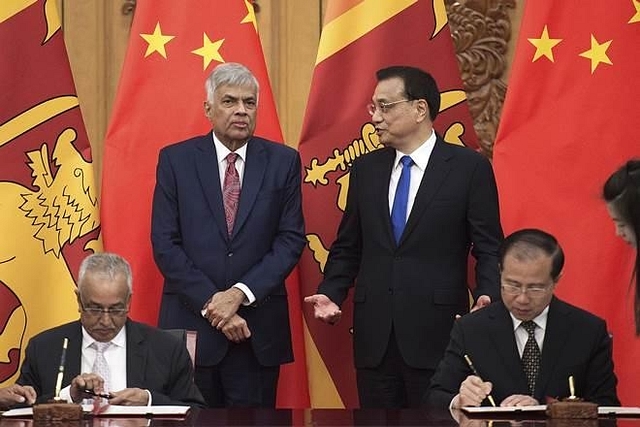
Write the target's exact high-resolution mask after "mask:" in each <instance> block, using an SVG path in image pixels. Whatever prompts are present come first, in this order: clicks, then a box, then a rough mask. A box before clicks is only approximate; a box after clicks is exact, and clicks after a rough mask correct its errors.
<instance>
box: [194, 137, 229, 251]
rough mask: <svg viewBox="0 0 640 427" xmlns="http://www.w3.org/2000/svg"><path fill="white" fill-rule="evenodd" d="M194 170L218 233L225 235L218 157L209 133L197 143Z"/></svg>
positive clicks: (225, 222)
mask: <svg viewBox="0 0 640 427" xmlns="http://www.w3.org/2000/svg"><path fill="white" fill-rule="evenodd" d="M197 150H198V152H197V155H196V159H195V161H196V171H197V174H198V178H199V180H200V186H201V187H202V192H203V193H204V195H205V199H206V200H207V203H208V204H209V208H210V209H211V212H212V214H213V219H214V221H215V223H216V224H217V225H218V230H219V231H220V234H221V235H222V236H223V237H224V238H225V239H226V238H228V237H227V220H226V218H225V216H224V203H223V202H222V190H221V188H222V187H221V184H220V172H219V169H218V158H217V156H216V149H215V146H214V144H213V137H211V133H209V134H207V135H206V136H203V137H202V138H201V139H200V141H199V142H198V145H197Z"/></svg>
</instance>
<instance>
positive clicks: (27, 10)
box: [0, 0, 101, 387]
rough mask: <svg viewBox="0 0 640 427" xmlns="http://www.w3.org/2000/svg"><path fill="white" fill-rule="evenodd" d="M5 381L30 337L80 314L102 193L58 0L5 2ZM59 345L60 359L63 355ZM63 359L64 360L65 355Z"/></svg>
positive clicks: (0, 13) (0, 342) (1, 375)
mask: <svg viewBox="0 0 640 427" xmlns="http://www.w3.org/2000/svg"><path fill="white" fill-rule="evenodd" d="M0 49H1V51H2V60H1V61H2V64H1V65H0V94H2V95H1V96H2V102H0V387H6V386H8V385H11V384H13V383H14V381H15V379H16V378H17V376H18V368H19V365H20V362H21V360H22V359H23V355H24V348H25V347H26V345H27V342H28V340H29V339H30V338H31V337H32V336H33V335H35V334H37V333H39V332H41V331H43V330H45V329H49V328H52V327H54V326H57V325H59V324H62V323H66V322H69V321H72V320H74V319H77V318H78V306H77V304H76V298H75V294H74V290H75V287H76V283H75V275H76V274H77V272H78V267H79V265H80V262H81V261H82V259H83V258H84V256H85V255H88V254H90V253H91V252H92V250H100V249H101V243H100V242H99V240H98V236H99V232H100V220H99V217H98V206H97V192H96V187H95V185H94V179H93V165H92V162H91V148H90V146H89V140H88V138H87V133H86V131H85V128H84V123H83V122H82V116H81V114H80V108H79V104H78V98H77V96H76V91H75V87H74V84H73V78H72V76H71V69H70V67H69V60H68V58H67V51H66V49H65V46H64V39H63V35H62V31H61V27H60V17H59V15H58V11H57V9H56V2H55V1H35V0H30V1H6V0H5V1H1V2H0ZM61 352H62V341H60V347H59V348H52V349H51V353H50V356H51V357H58V358H59V357H60V354H61ZM56 360H57V359H56Z"/></svg>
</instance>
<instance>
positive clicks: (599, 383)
mask: <svg viewBox="0 0 640 427" xmlns="http://www.w3.org/2000/svg"><path fill="white" fill-rule="evenodd" d="M611 352H612V349H611V338H610V336H609V334H608V332H607V327H606V324H605V322H604V320H602V319H600V318H599V317H596V316H594V315H593V314H591V313H588V312H586V311H584V310H582V309H579V308H577V307H574V306H572V305H569V304H567V303H565V302H563V301H561V300H559V299H557V298H555V297H554V298H553V299H552V301H551V304H550V305H549V314H548V317H547V327H546V331H545V336H544V343H543V345H542V358H541V361H540V371H539V373H538V380H537V381H536V390H535V393H534V397H535V398H536V399H537V400H538V402H540V403H541V404H544V403H546V398H547V397H551V398H564V397H568V396H570V392H569V381H568V378H569V376H571V375H573V378H574V382H575V390H576V396H578V397H581V398H584V399H586V400H587V401H590V402H595V403H598V404H600V405H605V406H616V405H619V404H620V402H619V400H618V397H617V395H616V384H617V379H616V376H615V374H614V373H613V359H612V354H611ZM465 354H468V355H469V357H470V358H471V360H472V361H473V364H474V366H475V368H476V369H477V370H478V373H479V374H480V377H481V378H482V379H483V380H485V381H490V382H491V383H493V391H492V392H491V394H492V395H493V397H494V399H495V401H496V403H498V404H499V403H500V402H501V401H502V400H504V399H505V398H506V397H508V396H511V395H512V394H529V392H528V387H527V380H526V377H525V374H524V371H523V369H522V363H521V361H520V355H519V353H518V348H517V345H516V340H515V333H514V330H513V321H512V320H511V316H510V315H509V312H508V310H507V308H506V307H505V306H504V304H503V303H502V302H499V303H494V304H492V305H490V306H489V307H486V308H484V309H482V310H479V311H477V312H474V313H471V314H469V315H466V316H464V317H462V318H461V319H460V320H458V321H457V322H456V324H455V325H454V327H453V330H452V331H451V341H450V343H449V346H448V347H447V351H446V353H445V356H444V358H443V359H442V362H441V363H440V365H439V366H438V370H437V371H436V373H435V375H434V376H433V379H432V380H431V389H430V392H429V393H428V395H427V396H426V399H427V403H428V404H429V405H432V406H439V407H445V408H446V407H448V406H449V403H450V402H451V399H453V397H454V396H455V395H456V394H457V393H458V390H459V388H460V384H461V383H462V381H464V379H465V378H466V377H467V376H469V375H472V373H471V370H470V369H469V367H468V366H467V364H466V363H465V360H464V359H463V356H464V355H465ZM484 404H485V405H489V403H488V402H484Z"/></svg>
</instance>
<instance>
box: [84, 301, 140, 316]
mask: <svg viewBox="0 0 640 427" xmlns="http://www.w3.org/2000/svg"><path fill="white" fill-rule="evenodd" d="M80 306H81V307H82V311H83V312H84V313H85V314H86V315H88V316H92V317H100V316H102V315H103V314H106V315H107V316H109V317H121V316H124V315H125V314H127V313H128V312H129V309H128V308H103V307H85V306H84V303H83V302H80Z"/></svg>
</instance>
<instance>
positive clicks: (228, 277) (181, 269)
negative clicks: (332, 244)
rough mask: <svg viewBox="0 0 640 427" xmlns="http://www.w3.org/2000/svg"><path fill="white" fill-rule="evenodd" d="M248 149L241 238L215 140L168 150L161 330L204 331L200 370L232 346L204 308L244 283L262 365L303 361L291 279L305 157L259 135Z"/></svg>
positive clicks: (162, 182) (162, 185)
mask: <svg viewBox="0 0 640 427" xmlns="http://www.w3.org/2000/svg"><path fill="white" fill-rule="evenodd" d="M247 144H248V145H247V154H246V163H245V168H244V176H243V178H242V189H241V193H240V201H239V206H238V211H237V214H236V220H235V224H234V229H233V233H232V235H231V237H229V236H228V233H227V226H226V221H225V215H224V206H223V199H222V191H221V184H220V178H219V176H220V175H219V170H218V161H217V157H216V151H215V146H214V143H213V137H212V135H211V133H209V134H207V135H203V136H199V137H195V138H192V139H189V140H187V141H184V142H181V143H177V144H174V145H171V146H168V147H165V148H164V149H162V150H161V151H160V156H159V160H158V168H157V181H156V188H155V192H154V196H153V214H152V225H151V239H152V244H153V252H154V258H155V260H156V263H157V265H158V267H159V268H160V270H161V272H162V274H163V275H164V279H165V280H164V290H163V295H162V304H161V307H160V319H159V324H160V326H161V327H164V328H185V329H193V330H196V331H197V332H198V342H197V352H196V366H214V365H217V364H218V363H220V362H221V360H222V359H223V358H224V356H225V355H226V353H227V351H228V348H229V346H230V345H232V344H231V343H230V342H229V341H228V340H227V338H226V337H225V336H224V334H223V333H221V332H219V331H217V330H216V329H215V328H213V327H212V326H211V325H210V323H209V322H208V321H207V320H206V319H205V318H203V317H202V315H201V310H202V308H203V306H204V305H205V303H206V302H207V301H208V300H209V298H210V297H211V296H212V295H213V294H215V293H216V292H219V291H224V290H226V289H229V287H231V286H233V285H234V284H235V283H238V282H241V283H244V284H245V285H247V286H248V287H249V289H250V290H251V291H252V292H253V294H254V295H255V297H256V302H255V304H252V305H251V306H240V308H239V310H238V315H240V316H241V317H242V318H244V319H245V320H246V321H247V325H248V327H249V329H250V330H251V334H252V335H251V338H250V339H249V341H250V344H251V348H252V349H253V353H254V354H255V357H256V358H257V361H258V362H259V364H260V365H262V366H279V365H280V364H283V363H287V362H291V361H292V360H293V353H292V348H291V336H290V330H289V314H288V306H287V292H286V289H285V278H286V277H287V275H288V274H289V273H290V272H291V270H292V269H293V267H294V266H295V264H296V263H297V261H298V258H299V257H300V254H301V253H302V249H303V248H304V245H305V243H306V239H305V235H304V221H303V217H302V206H301V203H302V200H301V199H302V196H301V186H300V184H301V183H300V179H301V172H300V171H301V165H300V157H299V156H298V153H297V152H296V151H295V150H294V149H292V148H290V147H287V146H285V145H282V144H277V143H274V142H271V141H267V140H265V139H262V138H258V137H252V138H251V139H250V140H249V141H248V142H247Z"/></svg>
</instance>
